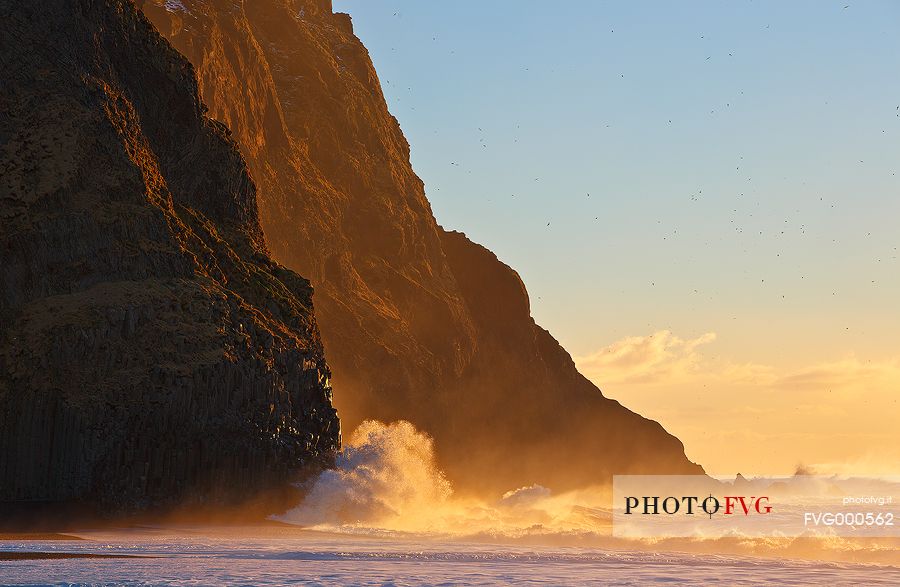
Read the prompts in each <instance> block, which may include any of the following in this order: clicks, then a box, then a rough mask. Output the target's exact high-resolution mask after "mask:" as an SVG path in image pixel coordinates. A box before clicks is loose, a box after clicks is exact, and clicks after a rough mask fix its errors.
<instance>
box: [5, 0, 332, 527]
mask: <svg viewBox="0 0 900 587" xmlns="http://www.w3.org/2000/svg"><path fill="white" fill-rule="evenodd" d="M0 30H2V33H3V34H2V35H0V112H2V113H3V114H2V115H0V220H2V224H0V324H2V328H0V502H20V501H84V502H90V503H99V504H103V505H104V506H106V507H108V508H111V509H113V510H114V509H128V510H132V509H137V508H144V507H154V506H165V505H170V504H175V503H181V502H185V501H186V502H194V503H196V502H203V503H218V502H223V501H230V500H234V499H239V498H243V497H246V496H247V495H248V494H249V493H250V492H251V491H253V490H256V489H259V488H262V487H266V486H267V485H269V484H274V483H279V482H282V481H284V480H285V479H287V478H288V477H289V476H290V475H293V474H295V473H297V472H298V471H303V470H306V469H315V468H318V467H320V466H322V465H323V464H327V462H328V461H329V459H330V458H331V456H332V455H333V453H334V451H335V450H336V448H337V446H338V445H339V442H340V431H339V425H338V420H337V416H336V413H335V410H334V408H333V407H332V405H331V401H330V397H331V390H330V387H329V383H328V378H329V370H328V366H327V365H326V363H325V360H324V358H323V350H322V343H321V340H320V338H319V334H318V329H317V325H316V322H315V319H314V317H313V314H312V302H311V296H312V289H311V287H310V285H309V283H308V282H307V281H306V280H305V279H303V278H301V277H299V276H298V275H297V274H295V273H293V272H292V271H290V270H288V269H285V268H284V267H282V266H280V265H278V264H276V263H275V262H273V261H272V260H271V258H270V257H269V253H268V250H267V248H266V244H265V241H264V238H263V234H262V231H261V229H260V225H259V220H258V213H257V204H256V188H255V185H254V183H253V181H252V180H251V178H250V176H249V174H248V171H247V167H246V164H245V163H244V160H243V158H242V157H241V155H240V153H239V152H238V150H237V148H236V147H235V145H234V143H233V142H232V141H231V140H230V139H229V138H228V135H229V132H228V131H227V129H226V128H225V127H224V126H223V125H222V124H221V123H218V122H215V121H213V120H211V119H209V118H207V117H206V116H205V115H204V110H205V107H204V106H203V105H202V104H201V102H200V100H199V96H198V90H197V82H196V78H195V77H194V71H193V68H192V66H191V65H190V63H188V62H187V61H186V60H185V59H184V58H183V57H182V56H181V55H179V54H178V53H177V52H176V51H175V50H174V49H173V48H172V47H171V46H170V45H169V44H168V42H167V41H165V39H163V38H162V37H160V36H159V34H158V33H157V32H156V31H155V29H154V28H153V26H152V25H151V24H150V23H149V21H147V20H146V18H145V17H144V16H143V15H142V14H141V13H140V12H139V11H138V10H137V9H136V8H135V6H134V4H133V3H132V2H131V1H130V0H48V1H46V2H40V3H31V2H18V1H15V2H13V1H11V0H0Z"/></svg>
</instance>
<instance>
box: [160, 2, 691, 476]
mask: <svg viewBox="0 0 900 587" xmlns="http://www.w3.org/2000/svg"><path fill="white" fill-rule="evenodd" d="M144 10H145V11H146V14H147V15H148V16H149V17H150V18H151V20H153V22H154V23H155V24H156V25H157V27H158V28H159V30H160V31H161V32H162V33H163V34H164V35H165V36H166V37H167V38H169V40H170V41H171V42H172V43H173V45H174V46H175V47H176V48H178V49H179V50H180V51H182V52H183V53H184V54H185V55H186V56H187V57H188V59H189V60H190V61H191V62H192V63H193V64H194V66H195V67H196V69H197V73H198V79H199V82H200V90H201V93H202V94H203V96H204V99H205V101H206V102H207V103H208V104H209V106H210V113H211V115H212V116H213V117H215V118H216V119H219V120H222V121H223V122H225V123H226V124H228V126H229V127H230V128H231V129H232V130H233V131H234V137H235V138H236V140H237V142H238V144H239V145H240V147H241V150H242V152H243V153H244V155H245V157H246V158H247V161H248V163H249V165H250V168H251V170H252V172H253V174H254V177H255V178H256V179H257V181H258V183H259V186H260V215H261V222H262V226H263V229H264V230H265V233H266V236H267V237H268V239H269V243H270V245H271V247H272V251H273V254H274V255H275V257H276V258H277V259H279V260H280V261H281V262H283V263H285V264H286V265H287V266H288V267H291V268H292V269H295V270H297V271H300V272H301V273H303V274H304V275H307V276H308V277H309V278H310V280H311V281H312V283H313V284H314V285H315V287H316V292H317V297H316V308H317V316H318V320H319V324H320V325H321V328H322V336H323V339H324V340H325V345H326V348H327V350H328V357H329V362H330V363H331V364H332V366H333V367H334V370H335V389H336V390H337V393H336V402H337V404H338V406H339V408H340V410H341V417H342V420H343V422H344V425H345V426H350V427H351V428H352V427H354V426H356V425H357V424H358V423H359V422H360V421H361V420H363V419H365V418H377V419H381V420H394V419H406V420H410V421H412V422H413V423H415V424H416V425H418V426H419V427H421V428H424V429H425V430H426V431H428V432H429V433H431V434H432V435H433V436H434V437H435V439H436V447H437V451H438V455H439V458H440V459H441V464H442V466H444V467H446V468H447V470H448V472H449V473H450V475H451V478H452V479H454V480H455V481H458V482H462V483H463V484H464V485H466V486H470V487H480V488H484V487H491V488H497V489H508V488H510V487H516V486H520V485H528V484H531V483H535V482H540V483H544V484H546V485H549V486H551V487H571V486H577V485H584V484H589V483H597V482H604V481H607V480H608V479H609V475H610V474H611V473H624V472H655V473H696V472H700V471H701V469H700V467H698V466H697V465H695V464H693V463H691V462H689V461H688V460H687V458H686V457H685V455H684V449H683V446H682V445H681V443H680V442H679V441H678V440H677V439H676V438H674V437H673V436H671V435H669V434H668V433H666V431H665V430H663V429H662V427H661V426H660V425H659V424H658V423H656V422H653V421H650V420H646V419H644V418H642V417H640V416H638V415H636V414H634V413H633V412H630V411H629V410H627V409H625V408H623V407H622V406H621V405H619V404H618V403H617V402H614V401H611V400H608V399H606V398H604V397H603V395H602V394H601V392H600V390H598V389H597V388H596V387H594V386H593V385H592V384H591V383H590V382H589V381H587V380H586V379H585V378H584V377H582V376H581V375H580V374H579V373H578V372H577V370H576V369H575V366H574V364H573V362H572V360H571V358H570V357H569V355H568V354H567V353H566V352H565V350H564V349H562V348H561V347H560V346H559V344H558V343H557V342H556V341H555V340H554V339H553V338H552V337H551V336H550V335H549V334H548V333H547V332H546V331H545V330H543V329H541V328H539V327H538V326H536V325H535V324H534V321H533V320H532V319H531V316H530V312H529V304H528V297H527V293H526V292H525V288H524V286H523V285H522V283H521V281H520V280H519V278H518V276H517V275H516V274H515V272H514V271H512V270H511V269H510V268H508V267H507V266H505V265H503V264H502V263H501V262H500V261H498V260H497V259H496V257H495V256H494V255H492V254H491V253H490V252H488V251H486V250H485V249H483V248H481V247H479V246H478V245H475V244H473V243H471V242H469V241H468V240H467V239H466V238H465V237H464V236H463V235H459V234H453V233H446V232H444V231H443V230H442V229H441V228H440V227H439V226H438V224H437V223H436V221H435V219H434V216H433V214H432V211H431V207H430V205H429V203H428V201H427V199H426V198H425V193H424V189H423V185H422V182H421V181H420V180H419V178H418V177H417V176H416V175H415V173H414V172H413V170H412V168H411V166H410V163H409V146H408V144H407V142H406V140H405V139H404V137H403V134H402V133H401V131H400V128H399V125H398V124H397V121H396V120H395V119H394V117H393V116H391V114H390V113H389V112H388V109H387V106H386V104H385V101H384V98H383V96H382V92H381V88H380V84H379V81H378V77H377V75H376V73H375V70H374V68H373V67H372V63H371V60H370V59H369V56H368V53H367V52H366V49H365V47H363V45H362V44H361V43H360V41H359V39H357V38H356V37H355V36H354V35H353V32H352V26H351V24H350V18H349V17H348V16H347V15H343V14H332V13H331V5H330V2H329V1H328V0H259V1H255V2H243V3H234V2H230V1H226V0H182V1H181V2H180V3H178V4H177V6H176V5H175V4H174V3H166V2H164V1H162V0H147V1H146V2H145V4H144Z"/></svg>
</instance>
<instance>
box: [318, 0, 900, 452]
mask: <svg viewBox="0 0 900 587" xmlns="http://www.w3.org/2000/svg"><path fill="white" fill-rule="evenodd" d="M334 5H335V10H338V11H345V12H349V13H350V14H351V15H352V16H353V22H354V27H355V31H356V33H357V35H358V36H359V37H360V38H361V39H362V40H363V42H364V43H365V44H366V46H367V47H368V49H369V52H370V53H371V55H372V58H373V60H374V62H375V66H376V69H377V70H378V73H379V76H380V79H381V81H382V87H383V89H384V92H385V95H386V97H387V100H388V104H389V107H390V109H391V112H392V113H393V114H394V115H395V116H396V117H397V118H398V120H399V121H400V124H401V126H402V128H403V131H404V133H405V134H406V137H407V138H408V139H409V142H410V144H411V146H412V162H413V166H414V168H415V169H416V171H417V172H418V174H419V175H420V176H421V177H422V179H423V180H424V182H425V184H426V191H427V194H428V197H429V199H430V200H431V202H432V205H433V207H434V211H435V215H436V216H437V218H438V221H439V222H440V223H441V224H442V225H443V226H445V227H447V228H451V229H456V230H463V231H465V232H466V233H467V234H468V235H469V236H470V237H471V238H472V239H474V240H475V241H477V242H480V243H482V244H484V245H486V246H488V247H489V248H491V249H492V250H493V251H494V252H496V253H497V254H498V256H499V257H500V258H501V259H502V260H504V261H506V262H507V263H509V264H510V265H512V266H513V267H514V268H516V269H517V270H518V271H519V272H520V274H521V275H522V277H523V279H524V280H525V282H526V285H527V286H528V289H529V291H530V293H531V299H532V310H533V314H534V315H535V318H536V319H537V321H538V322H539V323H540V324H542V325H543V326H545V327H547V328H548V329H549V330H550V331H551V332H552V333H553V334H554V335H555V336H556V337H557V338H559V339H560V341H561V342H562V343H563V344H564V346H566V347H567V348H568V349H569V350H570V352H572V354H573V355H575V356H576V358H578V357H579V356H581V357H587V356H589V355H591V354H592V353H596V352H597V351H600V350H603V349H605V348H607V347H608V346H609V345H614V344H615V343H616V342H617V341H620V342H621V341H623V340H626V339H627V337H646V336H650V335H652V334H653V333H659V332H665V331H668V332H670V333H671V334H670V338H669V339H667V340H670V341H672V340H680V341H681V343H678V342H674V343H671V344H670V345H669V346H668V347H666V348H665V349H663V353H662V356H663V357H666V359H665V360H671V359H672V358H673V357H675V358H676V359H684V357H678V356H676V355H678V353H679V352H684V353H690V357H689V359H687V361H688V363H690V364H692V365H693V367H691V369H694V370H695V371H696V370H698V369H703V370H706V371H714V370H715V369H716V368H718V367H713V366H710V365H709V364H707V363H703V366H701V365H700V361H701V359H700V358H698V355H696V353H702V354H703V356H704V357H705V358H704V359H702V360H703V361H707V360H712V361H719V366H720V367H721V365H724V364H726V363H727V364H728V365H738V364H739V365H746V364H752V365H755V366H759V365H764V366H765V367H764V369H769V371H768V372H770V373H774V372H775V371H773V370H778V371H779V372H780V373H782V375H780V376H779V377H782V379H783V380H791V381H793V380H795V379H791V375H790V374H791V373H794V374H796V373H800V372H804V369H806V370H809V369H810V368H811V367H810V366H811V365H821V364H824V363H827V362H829V361H831V362H832V363H831V364H832V365H836V364H838V363H840V361H844V362H843V363H840V364H841V365H845V366H846V365H847V364H850V363H852V364H855V365H859V364H862V365H866V364H869V363H871V362H880V363H879V364H882V365H894V364H895V363H896V362H897V360H898V359H897V357H900V337H898V334H897V333H898V332H900V311H898V302H897V300H900V271H898V269H900V264H898V263H900V261H898V257H900V251H898V246H900V231H898V230H897V223H898V219H900V177H898V176H897V175H896V172H897V171H900V108H898V107H900V35H898V34H897V33H898V29H900V3H893V2H878V1H871V2H865V3H863V2H849V1H848V0H844V1H842V2H677V3H676V2H628V3H626V2H617V3H611V2H578V1H572V2H567V3H550V2H537V1H532V0H517V1H514V2H513V1H491V2H474V1H456V0H454V1H453V2H424V1H413V0H409V1H391V2H389V1H379V2H373V1H371V0H335V2H334ZM845 6H847V7H846V8H845ZM588 194H590V196H588ZM548 223H549V226H548ZM706 333H714V336H712V337H704V335H705V334H706ZM679 337H680V338H679ZM648 340H649V339H648ZM656 340H659V337H657V339H656ZM701 340H702V343H700V342H698V344H692V343H691V342H690V341H701ZM615 348H617V349H619V348H620V347H615ZM622 348H629V349H635V348H645V347H641V346H640V345H637V346H634V345H631V346H630V345H628V344H626V345H624V347H622ZM679 349H681V350H680V351H679ZM684 349H689V350H684ZM617 352H618V351H617ZM847 357H853V360H852V361H850V363H847V362H846V361H845V359H847ZM661 360H662V359H661ZM601 362H602V361H601ZM585 364H586V365H587V363H585ZM686 364H687V363H686ZM679 365H680V366H679V367H678V369H682V367H683V366H684V365H682V364H681V363H679ZM754 368H755V367H754ZM585 369H588V367H587V366H586V367H585ZM609 369H610V366H609V365H608V364H605V363H604V371H602V372H601V374H600V375H598V377H599V378H600V380H599V381H598V383H600V384H601V386H603V387H604V389H605V390H606V391H607V393H610V395H612V396H614V397H619V396H620V395H621V396H622V397H626V399H629V400H630V402H629V405H632V406H634V405H635V404H637V407H641V399H642V398H643V399H646V400H647V401H648V402H649V401H650V400H651V399H653V397H655V396H652V394H649V393H644V395H640V394H638V393H637V392H634V393H635V394H637V395H628V393H629V392H627V391H626V390H627V389H630V388H629V387H628V385H629V384H628V383H627V381H626V380H625V379H622V380H621V381H618V382H617V380H616V378H615V377H613V378H611V379H607V380H604V379H603V377H604V376H603V373H607V372H608V370H609ZM891 369H893V367H890V369H888V371H890V373H893V371H892V370H891ZM588 370H589V369H588ZM689 370H690V369H689ZM723 372H724V371H723ZM729 372H731V371H729ZM757 372H758V371H757ZM589 376H590V373H589ZM773 377H774V376H773ZM892 377H893V375H890V376H888V375H885V377H883V378H882V379H879V381H880V382H881V383H880V384H884V381H894V380H893V379H892ZM595 380H597V378H595ZM607 381H613V382H614V384H613V388H612V389H610V388H609V386H608V385H605V383H606V382H607ZM768 381H770V383H771V382H773V381H775V379H772V378H770V379H769V380H768ZM689 384H690V382H689V381H688V382H686V383H685V385H686V386H687V388H689V387H690V385H689ZM707 384H710V385H712V383H710V382H707ZM773 385H774V384H773ZM823 385H824V384H823ZM827 385H830V383H829V384H827ZM888 385H892V384H888ZM616 386H620V387H616ZM668 391H671V390H668ZM881 391H883V392H884V391H885V389H882V390H881ZM887 391H892V392H896V393H900V390H898V389H892V390H887ZM665 392H667V390H665V389H662V388H661V389H660V391H659V394H662V393H665ZM697 401H700V400H699V399H698V400H697ZM703 401H708V398H706V399H704V400H703ZM649 405H650V404H649V403H648V406H649ZM872 409H876V408H872ZM661 417H662V416H661ZM669 417H670V418H673V421H674V422H676V424H673V425H674V426H676V427H677V422H678V420H677V417H676V416H671V415H670V416H669ZM863 421H864V418H863V419H861V420H860V422H863ZM682 436H690V435H689V434H688V433H682ZM689 452H690V451H689ZM823 458H825V457H823Z"/></svg>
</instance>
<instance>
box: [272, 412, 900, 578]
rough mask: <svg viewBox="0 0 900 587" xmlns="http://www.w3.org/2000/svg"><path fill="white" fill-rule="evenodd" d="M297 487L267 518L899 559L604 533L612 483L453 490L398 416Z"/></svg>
mask: <svg viewBox="0 0 900 587" xmlns="http://www.w3.org/2000/svg"><path fill="white" fill-rule="evenodd" d="M510 458H514V455H510ZM304 489H306V497H305V498H304V499H303V501H302V502H301V503H300V504H298V505H297V506H296V507H294V508H293V509H291V510H290V511H288V512H286V513H285V514H283V515H280V516H275V517H274V519H276V520H278V521H281V522H285V523H288V524H291V525H296V526H301V527H304V528H307V529H312V530H321V531H329V532H340V533H345V534H355V535H368V536H377V537H383V538H384V537H406V538H415V539H423V540H446V539H451V540H475V541H484V540H487V541H491V542H513V543H528V544H535V545H540V544H543V545H548V546H585V547H600V548H613V549H619V550H621V549H625V550H633V551H645V552H649V551H654V550H656V551H683V552H694V553H705V554H716V555H719V554H734V555H751V556H754V555H755V556H760V555H761V556H775V557H786V558H804V559H818V560H841V561H854V562H878V563H882V564H884V563H887V564H897V563H898V562H900V561H898V560H897V559H898V557H897V554H896V553H897V551H898V550H897V549H898V546H900V543H898V540H897V539H894V538H874V539H857V538H844V537H840V536H820V537H811V536H799V537H798V536H794V537H790V536H780V535H772V536H765V537H756V538H753V537H749V536H742V535H733V536H725V537H722V536H718V537H712V536H710V537H705V538H704V537H689V538H687V537H685V538H678V537H669V538H666V537H655V538H654V537H649V538H640V539H632V538H622V537H613V535H612V521H613V511H612V488H611V487H600V486H598V487H593V488H587V489H583V490H579V491H570V492H565V493H560V494H556V493H554V492H553V491H551V490H550V489H548V488H546V487H542V486H540V485H532V486H528V487H519V488H510V490H508V491H507V492H505V493H504V494H502V495H497V496H496V497H495V498H475V497H470V496H467V495H461V494H458V493H456V492H454V489H453V486H452V484H451V482H450V481H449V480H448V479H447V477H446V475H445V474H444V473H443V472H442V471H441V469H440V467H439V466H438V462H437V458H436V454H435V447H434V442H433V440H432V439H431V438H430V437H429V436H428V435H427V434H426V433H424V432H422V431H420V430H417V429H416V428H415V427H414V426H413V425H412V424H410V423H409V422H404V421H400V422H394V423H390V424H385V423H382V422H377V421H371V420H370V421H366V422H364V423H363V424H361V425H360V426H359V427H358V428H357V429H356V430H355V431H354V432H353V433H352V434H351V436H350V438H349V439H348V441H347V442H346V443H345V446H344V449H343V450H342V452H341V453H340V455H339V456H338V458H337V461H336V467H335V468H334V469H332V470H327V471H324V472H323V473H321V474H320V475H319V477H317V478H316V479H315V480H313V481H311V482H309V483H308V484H307V485H306V486H305V487H304ZM776 534H777V533H776Z"/></svg>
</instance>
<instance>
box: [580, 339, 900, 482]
mask: <svg viewBox="0 0 900 587" xmlns="http://www.w3.org/2000/svg"><path fill="white" fill-rule="evenodd" d="M715 341H716V335H715V333H712V332H710V333H707V334H704V335H702V336H699V337H697V338H692V339H691V338H681V337H679V336H677V335H675V334H673V333H672V332H670V331H668V330H662V331H659V332H655V333H653V334H651V335H647V336H630V337H627V338H624V339H621V340H619V341H616V342H614V343H612V344H610V345H608V346H605V347H603V348H601V349H600V350H598V351H596V352H594V353H590V354H588V355H585V356H581V357H576V358H575V362H576V365H577V366H578V368H579V369H580V370H581V372H582V373H583V374H584V375H585V376H586V377H588V378H589V379H591V380H592V381H594V383H596V384H597V385H598V386H599V387H600V389H602V390H603V392H604V394H605V395H607V396H608V397H611V398H614V399H616V400H619V401H621V402H622V403H623V404H624V405H626V406H628V407H629V408H631V409H633V410H635V411H637V412H638V413H640V414H642V415H644V416H647V417H650V418H653V419H655V420H658V421H659V422H660V423H661V424H663V426H665V427H666V428H667V429H668V430H669V431H670V432H672V433H673V434H675V435H676V436H678V437H679V438H680V439H681V440H682V441H683V442H684V443H685V447H686V449H687V452H688V456H689V457H691V458H693V459H695V460H697V461H698V462H700V463H701V464H703V465H704V466H705V467H707V469H708V470H711V471H720V472H722V471H732V472H733V471H735V470H741V471H744V472H747V471H756V472H757V473H758V474H773V473H777V472H789V471H792V470H793V468H794V467H795V466H796V465H797V463H807V464H809V463H813V464H817V465H819V466H820V468H821V469H822V470H830V471H833V472H846V471H850V470H855V471H858V472H860V473H863V474H871V473H872V472H873V471H878V472H879V473H883V472H884V471H890V470H894V471H895V474H896V462H897V461H896V455H897V454H898V453H897V451H898V449H897V448H896V447H898V446H900V404H898V402H900V356H888V357H886V358H879V359H867V358H861V357H858V356H856V355H855V354H849V355H846V356H844V357H842V358H837V359H826V360H819V361H815V360H813V361H803V362H799V363H795V364H793V365H791V364H787V365H778V366H776V365H766V364H760V363H755V362H752V361H742V360H735V359H734V358H722V357H720V356H718V353H715V352H709V353H705V352H704V351H705V350H707V349H708V348H711V347H714V346H715V344H714V343H715ZM738 359H740V357H738Z"/></svg>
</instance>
